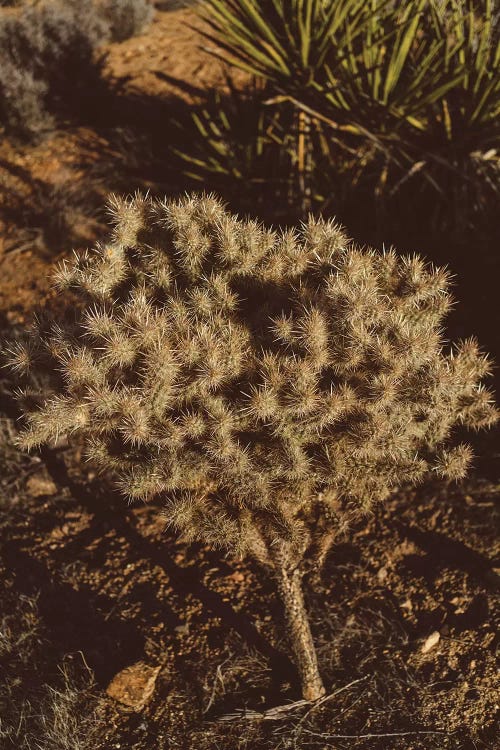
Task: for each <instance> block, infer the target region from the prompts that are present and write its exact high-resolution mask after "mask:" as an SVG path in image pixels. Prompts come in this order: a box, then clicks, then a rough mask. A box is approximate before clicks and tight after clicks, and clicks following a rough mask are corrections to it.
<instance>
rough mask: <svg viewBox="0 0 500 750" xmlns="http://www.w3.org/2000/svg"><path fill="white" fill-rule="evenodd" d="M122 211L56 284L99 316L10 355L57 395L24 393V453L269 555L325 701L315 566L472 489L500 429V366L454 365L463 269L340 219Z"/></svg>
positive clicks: (176, 204)
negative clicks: (439, 482) (378, 528)
mask: <svg viewBox="0 0 500 750" xmlns="http://www.w3.org/2000/svg"><path fill="white" fill-rule="evenodd" d="M110 212H111V215H112V218H113V223H114V230H113V233H112V235H111V237H110V239H109V241H108V242H107V243H106V244H104V245H102V246H98V247H97V248H96V249H95V250H93V251H92V252H85V253H79V254H76V255H75V256H74V258H73V259H72V260H70V261H66V262H64V263H63V264H62V265H61V266H60V268H59V269H58V271H57V274H56V284H57V286H58V288H59V289H60V291H61V293H63V294H66V292H67V291H71V292H74V293H77V295H79V296H80V297H81V299H82V301H83V304H82V307H81V310H79V311H78V312H77V313H74V314H72V315H70V314H68V315H67V316H66V318H65V320H64V321H62V322H61V321H59V323H55V322H51V321H47V320H38V321H36V322H35V324H34V326H33V330H32V331H31V332H30V333H29V336H28V337H27V339H26V341H25V342H24V341H23V342H19V343H18V344H17V345H15V346H13V347H12V348H11V352H10V360H11V365H12V366H13V367H14V368H15V369H17V371H19V372H23V373H25V372H26V373H28V372H29V370H31V369H34V370H35V371H36V372H37V373H39V376H38V381H39V382H41V381H42V379H41V378H40V373H41V372H42V371H43V372H44V373H45V374H46V375H47V376H52V383H53V386H52V390H51V391H50V392H49V390H43V389H42V392H39V393H36V392H34V391H33V389H31V390H30V391H29V393H26V394H25V402H26V406H25V412H26V428H25V431H24V433H23V434H22V437H21V443H22V445H23V446H24V447H26V448H28V449H32V448H36V447H37V446H39V445H41V444H42V443H47V442H50V441H55V440H57V439H58V438H59V437H60V436H62V435H71V434H72V433H76V432H78V433H80V434H82V435H83V436H84V437H85V438H86V451H87V457H88V459H89V460H91V461H92V462H93V463H94V464H96V465H97V466H98V467H99V468H100V469H101V470H102V471H103V472H104V473H112V474H113V475H114V476H115V477H116V478H117V481H118V484H119V487H120V488H121V489H122V490H123V492H124V493H125V494H126V495H127V496H128V497H129V498H130V499H132V500H138V499H140V500H150V499H152V498H163V499H164V502H165V515H166V518H167V520H168V523H169V524H170V525H171V526H173V527H174V528H175V529H177V530H179V532H182V534H183V535H184V536H185V537H186V538H187V539H190V540H196V539H202V540H205V541H208V542H209V543H211V544H213V545H216V546H219V547H222V548H224V549H226V550H227V551H228V552H229V553H230V554H232V555H238V556H243V555H251V556H253V557H254V558H256V559H257V560H258V561H259V562H260V563H261V564H262V565H263V566H264V567H265V568H266V569H267V570H268V571H270V572H272V573H273V574H274V576H275V578H276V581H277V585H278V589H279V592H280V594H281V596H282V599H283V603H284V608H285V614H286V620H287V626H288V631H289V635H290V640H291V645H292V647H293V651H294V654H295V657H296V663H297V667H298V669H299V672H300V677H301V683H302V690H303V695H304V697H305V698H306V699H308V700H315V699H317V698H318V697H319V696H321V695H322V694H323V692H324V688H323V684H322V680H321V677H320V674H319V671H318V665H317V660H316V654H315V650H314V645H313V641H312V637H311V631H310V628H309V624H308V619H307V615H306V612H305V608H304V602H303V596H302V591H301V579H302V576H303V573H304V570H305V569H306V568H307V566H308V565H309V566H310V565H311V564H312V565H314V566H316V567H318V566H320V565H321V563H322V561H323V560H324V558H325V555H326V554H327V552H328V550H329V548H330V546H331V544H332V543H333V542H334V540H335V539H336V538H338V536H339V534H342V533H344V532H345V530H346V528H347V527H348V525H349V524H350V523H351V522H352V521H354V520H356V519H358V518H360V517H361V516H362V515H363V514H365V513H366V512H367V511H368V510H369V509H370V508H371V507H372V506H373V505H374V503H376V502H379V501H381V500H383V499H384V498H385V497H386V496H387V495H388V494H389V493H390V492H391V491H392V490H394V489H395V488H397V487H398V485H401V484H402V483H406V482H412V483H416V482H419V481H421V480H423V479H424V478H425V477H429V476H432V475H434V476H436V475H437V476H439V477H445V478H449V479H460V478H461V477H462V476H464V474H465V472H466V470H467V467H468V465H469V463H470V460H471V451H470V448H469V447H468V446H466V445H458V446H455V447H453V446H452V445H449V439H450V438H451V437H452V433H453V429H454V428H455V427H457V426H460V425H465V426H468V427H472V428H479V427H487V426H489V425H491V424H492V423H493V422H494V421H495V419H496V416H497V413H496V410H495V407H494V405H493V399H492V396H491V394H490V393H489V392H488V391H487V390H486V389H485V388H484V386H483V385H482V384H481V380H482V378H483V377H484V376H485V375H487V374H488V368H489V366H488V360H487V358H486V357H485V356H483V355H482V354H481V353H480V351H479V349H478V346H477V344H476V342H475V341H472V340H469V341H465V342H462V343H459V344H458V345H457V346H456V347H454V348H453V349H452V350H451V351H446V350H445V346H444V343H443V339H442V336H441V329H440V326H441V323H442V320H443V317H444V315H445V314H446V312H447V310H448V308H449V306H450V296H449V293H448V286H449V279H448V274H447V273H446V271H444V270H443V269H434V268H432V267H430V266H428V265H426V264H425V263H424V262H423V261H422V260H421V259H420V258H419V257H418V256H413V257H399V256H397V255H396V254H395V253H394V252H393V251H392V250H391V251H389V252H385V253H378V252H375V251H373V250H363V249H359V248H358V247H356V246H355V245H354V244H352V243H351V242H350V241H349V240H348V239H347V238H346V236H345V234H344V232H343V230H342V229H341V228H340V227H339V226H337V225H336V224H335V223H334V222H332V221H324V220H322V219H315V218H310V219H309V221H308V222H307V223H306V224H305V225H303V226H301V227H300V228H299V229H297V230H294V231H290V230H287V231H280V230H271V229H266V228H263V227H262V226H260V225H259V224H257V223H255V222H253V221H247V220H240V219H238V218H236V217H234V216H231V215H230V214H229V213H228V212H227V211H226V210H225V209H224V207H223V206H222V205H221V203H220V202H219V201H218V200H217V199H216V198H214V197H212V196H202V197H197V196H193V197H186V198H182V199H180V200H177V201H169V202H160V201H156V200H153V199H151V198H148V197H141V196H136V197H134V198H130V199H122V198H113V199H112V200H111V202H110ZM68 309H70V310H74V309H77V308H76V307H75V306H74V304H73V306H72V307H70V305H69V304H68ZM43 382H45V380H44V381H43Z"/></svg>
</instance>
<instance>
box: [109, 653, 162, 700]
mask: <svg viewBox="0 0 500 750" xmlns="http://www.w3.org/2000/svg"><path fill="white" fill-rule="evenodd" d="M160 669H161V667H151V666H148V665H147V664H145V663H144V662H142V661H139V662H137V664H133V665H132V666H131V667H126V668H125V669H122V671H121V672H118V674H117V675H115V676H114V677H113V679H112V680H111V682H110V683H109V685H108V687H107V689H106V693H107V694H108V695H109V696H110V697H111V698H114V699H115V700H116V701H118V702H119V703H122V704H123V705H124V706H128V707H129V708H133V709H134V711H141V710H142V709H143V708H144V706H145V705H146V703H147V702H148V700H149V699H150V698H151V696H152V695H153V692H154V689H155V684H156V678H157V677H158V674H159V672H160Z"/></svg>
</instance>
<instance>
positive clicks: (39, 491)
mask: <svg viewBox="0 0 500 750" xmlns="http://www.w3.org/2000/svg"><path fill="white" fill-rule="evenodd" d="M26 491H27V492H28V493H29V494H30V495H31V497H48V496H50V495H55V494H56V493H57V486H56V484H55V483H54V482H53V481H52V479H51V478H50V477H49V475H48V473H47V472H46V471H40V472H37V473H36V474H32V475H31V476H30V478H29V479H28V481H27V482H26Z"/></svg>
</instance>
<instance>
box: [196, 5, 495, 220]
mask: <svg viewBox="0 0 500 750" xmlns="http://www.w3.org/2000/svg"><path fill="white" fill-rule="evenodd" d="M201 9H202V11H201V12H202V15H203V17H204V19H205V21H206V22H207V23H208V24H209V31H208V32H206V33H205V36H206V37H207V38H208V39H210V40H212V41H216V42H217V44H218V47H219V49H218V50H215V51H214V54H217V55H218V56H221V57H223V58H224V59H226V60H227V61H229V62H231V63H233V64H235V65H237V66H239V67H241V68H243V69H244V70H247V71H251V72H252V73H254V74H256V75H260V76H262V77H263V78H265V79H266V80H267V81H268V83H269V85H270V86H271V87H272V88H273V89H274V102H275V103H276V104H280V103H282V102H283V101H287V102H291V103H292V104H293V106H294V107H296V108H297V110H299V111H300V112H301V113H302V116H306V117H308V118H310V120H311V127H310V128H309V130H310V131H311V132H312V133H314V132H315V129H316V127H317V125H318V124H319V123H321V124H322V126H323V127H324V128H325V129H326V130H329V131H330V138H331V139H332V141H333V142H334V143H336V145H337V146H338V159H337V160H336V162H337V163H340V162H341V160H342V157H343V150H344V149H350V150H353V149H354V150H356V151H357V152H358V153H359V156H360V159H359V163H360V164H361V165H362V167H363V173H364V180H365V183H366V184H367V185H368V186H369V185H370V183H371V184H372V185H373V190H372V194H375V196H377V197H378V198H379V200H380V201H383V202H385V204H387V205H389V204H390V202H391V198H392V197H393V196H394V195H395V194H397V193H398V191H399V189H400V188H401V187H402V186H403V185H406V183H407V182H408V181H409V180H410V179H411V180H413V183H412V184H414V183H415V180H417V184H416V186H415V187H416V189H417V192H418V191H419V190H423V191H424V193H425V192H427V193H428V192H429V190H428V188H431V190H432V192H434V196H433V198H432V199H431V200H434V202H435V198H436V196H437V197H438V198H439V199H440V205H443V204H444V206H445V209H446V213H447V215H448V223H451V222H454V223H455V224H456V223H457V222H458V221H460V220H462V221H463V216H464V207H465V208H467V205H466V204H467V203H470V204H472V208H473V213H474V212H475V213H476V214H477V213H479V211H480V210H481V209H484V208H487V207H488V197H491V196H493V197H495V196H497V195H498V189H499V184H500V183H499V167H498V164H499V157H498V154H497V147H496V144H497V142H498V122H499V103H498V102H499V98H498V91H499V87H500V65H499V62H500V42H499V39H500V37H499V33H498V18H499V14H498V11H496V12H495V4H494V0H445V1H444V2H442V0H404V2H398V3H396V2H393V1H388V0H369V1H368V2H359V3H358V2H355V1H354V0H352V1H350V0H300V1H299V0H291V2H286V3H285V2H283V0H245V2H241V3H240V2H236V0H234V2H233V0H229V1H228V2H226V0H204V2H203V3H202V4H201ZM264 28H265V29H266V30H267V31H266V32H264V31H263V30H262V29H264ZM311 148H312V151H313V153H314V150H315V147H314V144H313V145H312V146H311ZM313 160H314V156H313ZM356 169H357V171H359V170H358V168H356ZM336 178H337V173H336V171H335V170H334V169H333V170H332V172H331V181H332V182H333V181H334V180H335V179H336ZM450 181H451V182H452V183H453V186H454V187H453V190H452V194H453V196H454V198H453V199H452V201H451V202H450V200H449V197H448V196H449V192H450V191H449V185H450ZM313 189H314V188H313ZM333 189H334V188H333ZM457 196H461V198H458V197H457ZM450 203H451V205H450ZM490 205H491V202H490ZM441 214H443V212H442V211H441ZM465 215H467V211H466V212H465Z"/></svg>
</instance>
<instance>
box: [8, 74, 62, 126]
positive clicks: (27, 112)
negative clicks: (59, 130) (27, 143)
mask: <svg viewBox="0 0 500 750" xmlns="http://www.w3.org/2000/svg"><path fill="white" fill-rule="evenodd" d="M46 96H47V84H46V83H45V81H41V80H37V79H36V78H34V76H33V74H32V73H31V72H30V71H29V70H23V69H21V68H18V67H17V66H16V65H14V64H13V63H12V62H10V61H7V60H5V61H4V64H3V65H2V66H1V67H0V122H1V123H3V125H4V127H5V128H6V129H7V130H9V131H10V132H13V133H18V134H19V135H20V136H22V137H26V136H30V135H32V134H34V133H37V132H41V131H43V130H46V129H48V128H50V127H51V125H52V124H53V119H52V117H51V116H50V114H49V113H48V112H47V111H46V109H45V99H46Z"/></svg>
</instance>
